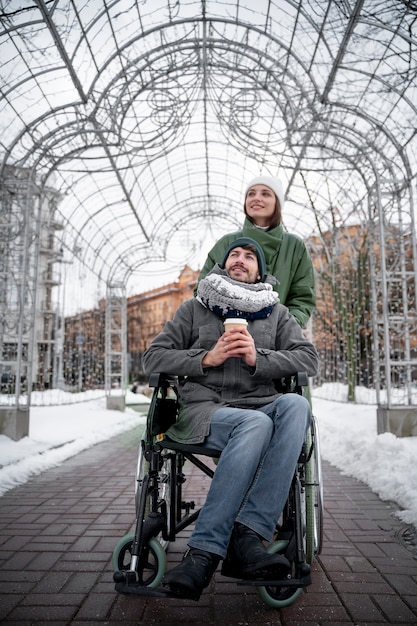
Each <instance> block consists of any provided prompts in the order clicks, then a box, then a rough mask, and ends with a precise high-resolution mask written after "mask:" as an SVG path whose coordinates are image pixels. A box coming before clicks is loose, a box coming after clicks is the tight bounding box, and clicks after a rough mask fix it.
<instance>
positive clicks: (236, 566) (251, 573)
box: [222, 522, 291, 580]
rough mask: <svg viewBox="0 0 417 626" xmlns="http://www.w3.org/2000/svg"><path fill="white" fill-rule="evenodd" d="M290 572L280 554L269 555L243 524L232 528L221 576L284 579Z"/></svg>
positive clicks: (247, 578)
mask: <svg viewBox="0 0 417 626" xmlns="http://www.w3.org/2000/svg"><path fill="white" fill-rule="evenodd" d="M290 572H291V565H290V562H289V561H288V559H286V558H285V556H283V555H282V554H269V553H268V552H267V551H266V548H265V546H264V544H263V542H262V539H261V538H260V537H259V535H258V534H257V533H256V532H255V531H254V530H251V529H250V528H247V526H244V525H243V524H239V523H238V522H236V524H235V525H234V527H233V532H232V536H231V539H230V543H229V548H228V550H227V555H226V558H225V560H224V561H223V567H222V574H223V575H224V576H231V577H233V578H244V579H246V580H254V579H260V580H268V579H277V578H283V577H284V578H285V577H286V576H287V575H288V574H289V573H290Z"/></svg>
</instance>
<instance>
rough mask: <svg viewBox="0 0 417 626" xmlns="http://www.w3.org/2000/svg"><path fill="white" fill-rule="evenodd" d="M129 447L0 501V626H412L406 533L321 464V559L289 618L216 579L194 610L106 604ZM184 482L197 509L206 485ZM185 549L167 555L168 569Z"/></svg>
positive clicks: (122, 600) (154, 603) (389, 512)
mask: <svg viewBox="0 0 417 626" xmlns="http://www.w3.org/2000/svg"><path fill="white" fill-rule="evenodd" d="M138 437H139V435H138V432H135V431H132V432H130V433H126V434H123V435H119V436H118V437H115V438H114V439H112V440H110V441H107V442H105V443H102V444H99V445H97V446H95V447H94V448H91V449H89V450H86V451H85V452H82V453H81V454H79V455H78V456H76V457H74V458H72V459H70V460H68V461H66V462H65V463H64V464H62V465H61V466H59V467H57V468H55V469H51V470H48V471H47V472H45V473H44V474H42V475H40V476H37V477H34V478H33V479H32V480H31V481H30V482H29V483H27V484H25V485H22V486H20V487H17V488H16V489H13V490H11V491H9V492H7V493H6V494H5V495H4V496H3V497H1V498H0V623H1V624H2V625H8V624H10V625H14V626H17V625H18V626H28V625H29V624H36V625H50V626H66V625H68V624H74V625H78V626H81V625H83V626H95V625H98V624H102V625H103V624H105V625H108V626H112V625H119V626H133V625H143V626H148V625H151V624H161V625H162V624H163V625H164V626H176V625H177V624H184V625H191V624H193V625H195V624H204V625H217V624H219V625H220V624H221V625H226V626H227V625H229V624H230V625H236V626H238V625H241V626H242V625H248V626H255V625H262V626H267V625H268V626H295V625H297V626H313V625H314V626H318V625H319V626H339V625H345V624H357V625H358V626H366V625H368V624H369V625H370V626H379V625H381V624H395V625H396V626H399V625H402V624H413V625H415V624H417V560H416V556H415V555H416V552H415V551H414V548H413V546H412V542H411V543H410V547H408V548H406V547H404V538H403V537H405V536H406V535H407V532H408V531H409V529H407V527H406V526H405V525H403V524H401V523H400V522H399V521H398V520H397V519H396V518H395V517H394V516H393V512H394V510H395V509H394V508H393V507H391V506H390V505H389V504H387V503H384V502H381V501H380V500H379V499H378V498H377V497H376V496H375V495H374V494H372V492H371V491H370V490H369V489H368V488H367V487H366V486H364V485H362V484H361V483H359V482H357V481H355V480H353V479H350V478H347V477H345V476H342V475H341V474H340V472H338V470H336V469H335V468H333V467H332V466H330V465H329V464H327V463H324V464H323V473H324V487H325V545H324V549H323V553H322V555H321V556H320V558H319V559H318V561H317V562H316V563H315V565H314V567H313V584H312V585H311V586H310V587H308V589H307V590H306V592H305V593H303V594H302V596H301V597H300V598H299V599H298V600H297V601H296V602H295V603H294V604H293V605H291V606H290V607H287V608H285V609H281V610H276V609H271V608H269V607H267V606H266V605H265V604H264V603H263V602H262V601H261V600H260V598H259V597H258V595H257V593H256V591H254V590H253V589H251V588H250V587H238V586H237V585H236V584H235V583H234V582H233V581H231V579H227V578H224V577H222V576H221V575H220V574H219V573H217V574H216V575H215V577H214V579H213V581H212V583H211V585H210V587H209V588H208V589H207V590H206V591H205V593H204V594H203V596H202V598H201V599H200V601H199V602H198V603H196V602H193V601H185V600H184V601H182V600H173V599H165V600H161V599H149V598H148V599H141V598H137V597H127V596H120V595H118V594H116V592H115V591H114V584H113V581H112V571H111V553H112V550H113V548H114V546H115V544H116V543H117V541H118V540H119V539H120V538H121V537H122V536H123V535H124V534H125V533H126V532H128V531H129V530H130V527H131V525H132V523H133V517H134V471H135V467H136V459H137V443H138ZM195 474H196V471H195V472H194V474H193V478H192V480H191V481H189V483H188V487H187V488H188V491H189V493H188V494H187V495H192V497H193V498H195V499H198V497H202V496H203V494H204V490H205V489H206V482H207V479H199V478H197V477H196V475H195ZM410 536H411V539H412V538H413V537H412V533H410ZM186 537H187V534H184V536H183V537H182V538H181V539H180V540H179V541H178V542H175V544H172V546H171V549H170V552H169V555H168V562H169V566H171V565H172V563H174V562H175V561H176V560H178V559H179V558H180V555H181V553H182V551H183V549H184V546H185V544H186ZM400 539H401V540H400Z"/></svg>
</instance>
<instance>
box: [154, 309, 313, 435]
mask: <svg viewBox="0 0 417 626" xmlns="http://www.w3.org/2000/svg"><path fill="white" fill-rule="evenodd" d="M248 331H249V332H250V333H251V335H252V336H253V338H254V340H255V346H256V352H257V358H256V367H255V368H252V367H249V366H248V365H247V364H246V363H245V362H244V361H243V359H240V358H235V357H232V358H229V359H227V360H226V361H225V362H224V363H223V365H221V366H219V367H210V368H206V369H203V367H202V364H201V362H202V359H203V357H204V355H205V354H206V353H207V352H208V351H209V350H211V349H212V348H213V346H214V345H215V343H216V342H217V340H218V338H219V337H220V336H221V335H222V334H223V332H224V329H223V323H222V320H221V319H220V318H219V317H217V315H215V314H214V313H212V312H211V311H210V310H208V309H206V308H205V307H204V306H203V305H202V304H200V302H199V301H198V300H197V299H195V298H194V299H191V300H187V301H186V302H184V303H183V304H182V305H181V306H180V307H179V308H178V310H177V312H176V314H175V316H174V319H173V320H172V321H170V322H167V324H166V325H165V327H164V329H163V331H162V332H161V333H159V335H158V336H157V337H155V339H154V340H153V342H152V344H151V345H150V347H149V348H148V349H147V350H146V352H145V353H144V355H143V365H144V369H145V371H146V373H147V374H148V375H149V374H150V373H151V372H161V373H162V372H163V373H166V374H173V375H177V376H180V377H186V378H185V379H184V380H182V381H181V384H180V411H179V416H178V419H177V422H176V424H174V426H171V428H170V429H169V430H168V431H167V434H168V435H169V437H170V438H171V439H173V440H175V441H180V442H186V443H201V442H202V441H203V440H204V438H205V437H206V436H207V435H208V434H209V430H210V419H211V415H212V413H214V411H216V410H217V409H219V408H221V407H223V406H232V407H237V408H257V407H261V406H264V405H266V404H268V403H269V402H271V401H272V400H274V398H276V397H277V396H278V395H279V394H278V393H277V391H276V389H275V387H274V383H273V379H276V378H281V377H283V376H288V375H291V374H295V373H296V372H298V371H306V372H307V373H308V375H309V376H314V375H315V374H316V372H317V369H318V355H317V352H316V349H315V348H314V346H313V344H312V343H310V341H307V339H305V337H304V335H303V331H302V330H301V328H300V326H299V325H298V324H297V322H296V321H295V319H294V317H293V316H292V315H291V314H290V313H289V311H288V309H287V307H285V306H284V305H282V304H277V305H275V307H274V309H273V311H272V313H271V315H270V316H269V317H267V318H266V319H257V320H253V321H249V325H248Z"/></svg>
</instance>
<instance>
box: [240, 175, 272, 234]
mask: <svg viewBox="0 0 417 626" xmlns="http://www.w3.org/2000/svg"><path fill="white" fill-rule="evenodd" d="M276 203H277V198H276V196H275V194H274V192H273V191H272V189H271V188H270V187H267V186H266V185H253V187H250V188H249V190H248V193H247V194H246V198H245V210H246V215H247V216H248V217H250V218H251V219H252V221H253V222H254V223H255V224H256V225H257V226H270V224H271V218H272V216H273V215H274V213H275V207H276Z"/></svg>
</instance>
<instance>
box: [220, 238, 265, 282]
mask: <svg viewBox="0 0 417 626" xmlns="http://www.w3.org/2000/svg"><path fill="white" fill-rule="evenodd" d="M245 246H253V247H254V248H255V250H256V258H257V259H258V271H259V275H260V277H261V278H260V282H263V283H264V282H265V278H266V260H265V255H264V251H263V250H262V248H261V246H260V245H259V243H258V242H257V241H255V240H254V239H251V238H250V237H239V239H235V240H234V241H232V243H231V244H230V246H229V247H228V248H227V250H226V252H225V253H224V257H223V261H222V262H221V263H220V267H221V268H222V269H224V266H225V265H226V261H227V257H228V256H229V254H230V253H231V251H232V250H234V248H239V247H240V248H244V247H245Z"/></svg>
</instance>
